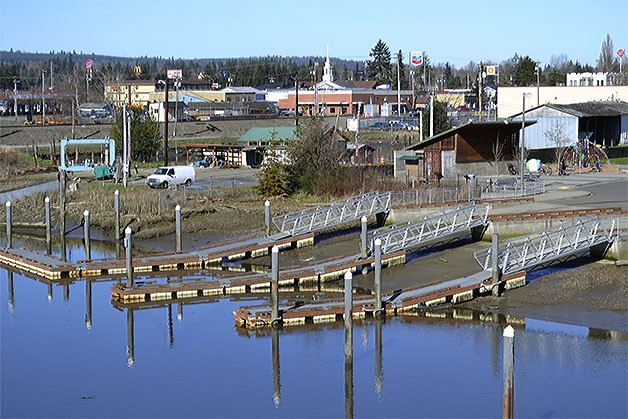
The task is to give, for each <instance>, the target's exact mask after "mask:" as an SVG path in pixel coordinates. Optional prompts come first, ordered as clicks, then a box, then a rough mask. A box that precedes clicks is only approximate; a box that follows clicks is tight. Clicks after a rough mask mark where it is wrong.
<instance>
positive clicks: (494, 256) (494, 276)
mask: <svg viewBox="0 0 628 419" xmlns="http://www.w3.org/2000/svg"><path fill="white" fill-rule="evenodd" d="M498 258H499V234H497V233H493V235H492V236H491V286H492V289H491V291H492V294H493V296H495V297H499V264H498Z"/></svg>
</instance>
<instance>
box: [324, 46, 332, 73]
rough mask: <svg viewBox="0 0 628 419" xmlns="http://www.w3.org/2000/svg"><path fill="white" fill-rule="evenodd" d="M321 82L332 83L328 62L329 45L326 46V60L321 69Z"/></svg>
mask: <svg viewBox="0 0 628 419" xmlns="http://www.w3.org/2000/svg"><path fill="white" fill-rule="evenodd" d="M323 81H330V82H331V81H334V75H333V73H332V72H331V64H330V62H329V45H327V59H326V60H325V67H324V68H323Z"/></svg>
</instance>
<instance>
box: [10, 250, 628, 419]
mask: <svg viewBox="0 0 628 419" xmlns="http://www.w3.org/2000/svg"><path fill="white" fill-rule="evenodd" d="M334 243H336V244H334ZM339 243H340V244H339ZM341 243H342V240H340V241H339V242H335V241H334V239H333V238H332V239H331V241H330V248H331V249H332V250H328V251H327V252H336V251H337V250H333V249H334V246H337V247H338V248H343V246H344V247H346V246H347V245H346V244H344V245H343V244H341ZM20 244H26V245H28V246H30V247H37V246H42V245H43V243H42V242H41V241H38V242H28V243H19V240H18V243H17V245H20ZM462 244H466V243H464V241H463V243H462ZM42 247H43V246H42ZM465 247H466V246H465ZM471 247H473V246H471ZM356 248H357V243H356ZM68 249H69V251H70V256H69V257H70V258H71V259H72V260H79V259H82V258H83V257H84V254H83V250H82V247H81V245H80V241H74V242H72V241H71V242H70V243H69V244H68ZM317 249H319V246H316V247H314V248H305V249H301V250H299V251H291V252H288V253H286V254H285V257H284V256H283V254H282V258H283V259H282V261H283V262H282V263H284V264H285V266H287V265H290V264H293V263H296V260H301V261H307V259H308V258H315V257H316V258H318V257H320V256H324V255H321V254H319V253H318V252H321V250H317ZM432 252H436V254H435V257H432V258H426V257H423V256H418V257H415V258H414V259H413V260H412V261H411V262H410V263H409V264H407V265H406V266H404V267H399V268H394V269H395V271H394V275H396V276H397V278H398V279H399V280H400V281H402V282H403V280H404V278H407V280H408V281H410V280H411V279H412V277H413V276H416V275H417V273H418V272H420V271H421V270H424V269H435V270H436V269H440V270H441V271H442V272H444V273H445V274H446V273H447V272H448V270H451V267H450V266H449V267H448V266H447V263H446V262H447V260H448V257H449V256H447V250H446V249H440V250H438V249H437V250H433V251H432ZM92 253H93V254H95V255H96V256H97V257H109V256H112V255H113V254H115V247H112V246H111V245H106V244H98V245H96V244H94V245H93V246H92ZM470 253H471V252H470V251H469V254H470ZM439 261H440V264H441V265H444V266H439V265H438V263H439ZM443 261H445V262H443ZM256 263H258V262H257V261H256ZM259 263H265V262H264V259H262V260H261V262H259ZM430 264H431V265H434V266H433V267H431V268H430V266H431V265H430ZM469 269H477V268H476V267H473V268H469ZM390 272H393V271H392V270H391V271H390ZM387 274H388V273H387V270H385V271H384V279H385V278H386V275H387ZM389 275H392V274H389ZM362 281H364V283H365V284H366V283H368V281H369V276H368V275H367V276H365V277H364V278H363V279H362ZM112 283H113V281H106V280H98V281H85V280H76V281H73V282H72V281H61V282H58V283H51V284H49V283H47V282H45V281H39V280H36V279H32V278H29V277H27V276H24V275H21V274H18V273H11V272H8V271H6V270H3V269H0V289H1V292H0V313H1V319H0V321H1V323H0V325H1V370H0V374H1V375H0V378H1V383H2V386H1V390H0V393H1V405H0V408H1V414H2V417H343V416H355V417H499V416H500V415H501V397H502V375H501V362H502V360H501V356H502V344H501V339H502V330H503V328H504V327H505V326H506V324H507V322H511V323H514V326H515V416H517V417H545V418H552V417H627V416H628V374H627V372H626V371H627V366H628V342H627V341H626V338H625V334H622V333H615V332H607V331H602V330H595V329H587V328H585V327H580V326H572V325H564V324H558V323H551V322H546V321H541V320H536V319H533V318H521V319H506V318H505V317H504V316H497V315H494V316H492V317H491V316H490V315H477V314H475V315H469V316H462V317H458V318H453V317H452V316H450V315H443V316H442V317H443V318H434V317H431V318H428V317H418V316H403V317H395V318H388V319H386V320H385V321H384V322H381V323H380V322H377V321H375V320H373V319H366V320H363V321H355V322H354V333H353V335H354V358H353V363H352V364H345V358H344V331H343V327H342V323H341V322H337V323H332V324H324V325H308V326H302V327H292V328H288V327H287V328H284V329H283V330H280V331H278V332H271V331H270V330H269V331H261V332H250V331H246V330H242V329H236V328H235V327H234V318H233V311H234V310H236V309H237V308H238V307H240V306H242V305H253V304H263V303H266V302H267V300H266V296H265V295H260V296H259V297H258V298H252V299H251V298H248V299H245V300H242V299H237V298H220V299H213V300H208V301H201V302H198V303H195V304H172V305H167V306H158V305H157V306H155V307H143V308H141V309H133V310H129V309H127V308H120V307H118V306H117V305H115V304H113V303H112V301H111V285H112ZM357 285H360V284H359V281H358V284H357Z"/></svg>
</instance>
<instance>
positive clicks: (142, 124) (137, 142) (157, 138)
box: [110, 106, 161, 161]
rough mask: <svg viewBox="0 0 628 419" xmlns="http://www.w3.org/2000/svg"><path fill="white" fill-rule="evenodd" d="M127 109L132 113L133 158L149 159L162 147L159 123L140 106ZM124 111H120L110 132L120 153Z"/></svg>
mask: <svg viewBox="0 0 628 419" xmlns="http://www.w3.org/2000/svg"><path fill="white" fill-rule="evenodd" d="M127 111H128V112H129V113H130V115H131V159H132V160H139V161H148V160H150V159H151V158H152V157H154V156H155V154H157V152H158V151H159V150H160V149H161V133H160V130H159V124H158V123H157V121H156V120H154V119H153V118H152V117H151V116H150V115H147V114H146V112H145V111H144V109H143V108H142V107H140V106H130V107H128V108H127ZM122 113H123V112H118V115H117V116H116V120H115V121H114V123H113V125H112V127H111V133H110V135H111V138H113V139H114V140H116V154H118V155H120V154H122V141H123V130H122Z"/></svg>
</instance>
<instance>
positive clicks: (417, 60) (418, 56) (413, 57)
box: [410, 51, 423, 67]
mask: <svg viewBox="0 0 628 419" xmlns="http://www.w3.org/2000/svg"><path fill="white" fill-rule="evenodd" d="M410 64H412V65H413V66H415V67H416V66H419V65H423V51H411V52H410Z"/></svg>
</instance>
